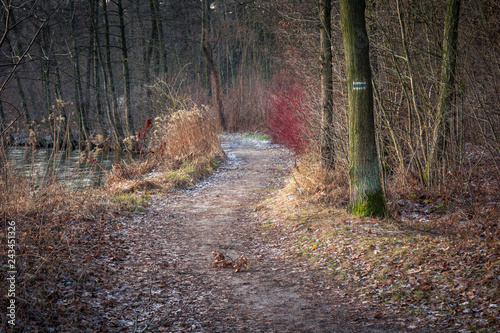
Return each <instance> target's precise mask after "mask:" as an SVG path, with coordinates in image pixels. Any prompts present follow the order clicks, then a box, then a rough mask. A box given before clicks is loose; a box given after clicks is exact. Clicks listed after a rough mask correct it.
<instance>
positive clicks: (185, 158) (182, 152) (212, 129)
mask: <svg viewBox="0 0 500 333" xmlns="http://www.w3.org/2000/svg"><path fill="white" fill-rule="evenodd" d="M207 113H208V112H206V110H201V109H200V108H197V107H194V106H193V107H191V108H190V109H188V110H184V109H183V110H179V111H177V112H175V113H173V114H171V115H167V116H164V117H158V118H156V119H155V121H154V122H153V130H152V133H151V140H150V146H151V150H150V152H149V153H147V154H146V155H145V157H144V158H143V159H142V160H139V161H136V162H132V163H130V164H125V163H120V164H117V165H115V166H114V167H113V169H112V171H111V172H110V174H109V176H108V179H107V182H106V186H105V187H106V188H107V189H108V190H109V191H111V192H112V193H115V194H116V193H130V192H135V191H144V190H161V191H168V190H170V189H175V188H180V187H185V186H187V185H189V184H193V183H194V182H195V181H197V180H200V179H202V178H204V177H205V176H207V175H208V174H209V173H210V172H211V171H212V170H213V169H214V168H215V167H217V166H218V165H219V164H220V162H221V161H222V160H223V158H224V151H223V150H222V148H221V146H220V142H219V138H218V136H217V128H216V126H215V125H214V122H213V120H211V119H210V118H209V117H208V116H207Z"/></svg>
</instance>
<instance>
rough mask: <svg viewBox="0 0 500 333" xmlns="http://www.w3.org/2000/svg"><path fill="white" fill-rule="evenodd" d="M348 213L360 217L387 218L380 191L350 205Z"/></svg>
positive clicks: (382, 195) (382, 194)
mask: <svg viewBox="0 0 500 333" xmlns="http://www.w3.org/2000/svg"><path fill="white" fill-rule="evenodd" d="M349 212H351V213H352V214H354V215H356V216H361V217H372V216H380V217H387V216H389V212H388V210H387V206H386V205H385V199H384V193H383V192H382V191H377V192H374V193H370V194H367V195H366V197H365V198H362V199H359V200H357V201H355V202H354V203H351V204H350V205H349Z"/></svg>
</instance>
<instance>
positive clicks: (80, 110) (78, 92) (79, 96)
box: [71, 1, 89, 144]
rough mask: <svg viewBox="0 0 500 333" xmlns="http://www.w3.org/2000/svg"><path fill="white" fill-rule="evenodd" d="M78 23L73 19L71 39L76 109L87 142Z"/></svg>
mask: <svg viewBox="0 0 500 333" xmlns="http://www.w3.org/2000/svg"><path fill="white" fill-rule="evenodd" d="M74 10H75V2H74V1H73V11H74ZM75 32H76V22H75V18H74V17H73V18H72V20H71V37H72V39H73V55H72V57H73V83H74V89H75V108H76V117H77V123H78V130H79V131H80V134H79V141H80V144H81V141H82V140H83V141H87V140H88V139H89V134H88V133H89V131H88V124H87V113H86V110H85V108H84V105H83V91H82V82H81V79H80V78H81V74H80V57H79V54H78V48H77V45H76V36H75Z"/></svg>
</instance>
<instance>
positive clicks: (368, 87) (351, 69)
mask: <svg viewBox="0 0 500 333" xmlns="http://www.w3.org/2000/svg"><path fill="white" fill-rule="evenodd" d="M340 23H341V29H342V39H343V42H344V53H345V60H346V72H347V90H348V99H349V180H350V197H351V198H350V205H349V211H350V212H352V213H353V214H355V215H359V216H385V215H387V208H386V205H385V199H384V194H383V191H382V185H381V183H380V175H379V166H378V156H377V146H376V141H375V122H374V116H373V89H372V80H371V68H370V57H369V40H368V35H367V33H366V24H365V1H364V0H341V1H340Z"/></svg>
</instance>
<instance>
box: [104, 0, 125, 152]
mask: <svg viewBox="0 0 500 333" xmlns="http://www.w3.org/2000/svg"><path fill="white" fill-rule="evenodd" d="M101 5H102V12H103V18H104V53H105V61H104V62H105V66H104V65H103V74H104V75H103V77H104V84H105V85H106V92H107V93H106V105H107V114H108V120H109V123H110V124H111V126H112V129H113V134H114V136H115V139H116V141H117V143H118V144H119V145H121V142H122V140H123V128H122V124H121V122H120V119H119V118H118V117H117V115H116V112H117V111H118V97H117V96H116V87H115V79H114V75H113V67H112V63H111V42H110V38H109V36H110V32H109V17H108V9H107V0H102V2H101ZM110 95H111V96H110ZM110 99H111V103H110V101H109V100H110Z"/></svg>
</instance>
